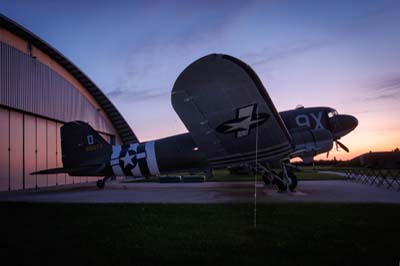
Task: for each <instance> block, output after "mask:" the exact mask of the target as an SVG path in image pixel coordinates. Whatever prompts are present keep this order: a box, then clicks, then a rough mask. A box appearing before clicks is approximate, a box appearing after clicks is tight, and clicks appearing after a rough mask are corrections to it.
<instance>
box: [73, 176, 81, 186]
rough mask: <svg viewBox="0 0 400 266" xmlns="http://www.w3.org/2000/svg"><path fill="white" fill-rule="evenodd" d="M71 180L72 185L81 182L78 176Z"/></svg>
mask: <svg viewBox="0 0 400 266" xmlns="http://www.w3.org/2000/svg"><path fill="white" fill-rule="evenodd" d="M72 178H73V180H74V184H79V183H80V182H81V177H80V176H73V177H72Z"/></svg>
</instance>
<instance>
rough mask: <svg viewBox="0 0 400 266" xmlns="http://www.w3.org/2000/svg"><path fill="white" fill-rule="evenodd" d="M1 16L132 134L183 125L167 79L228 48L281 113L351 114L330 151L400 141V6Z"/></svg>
mask: <svg viewBox="0 0 400 266" xmlns="http://www.w3.org/2000/svg"><path fill="white" fill-rule="evenodd" d="M0 12H1V13H2V14H4V15H6V16H8V17H9V18H11V19H13V20H14V21H16V22H18V23H19V24H21V25H23V26H24V27H26V28H28V29H29V30H30V31H32V32H33V33H35V34H36V35H38V36H39V37H40V38H42V39H43V40H45V41H46V42H48V43H49V44H51V45H52V46H53V47H55V48H56V49H57V50H59V51H60V52H61V53H62V54H64V55H65V56H66V57H67V58H69V59H70V60H71V61H72V62H73V63H74V64H75V65H77V66H78V67H79V68H80V69H81V70H82V71H83V72H84V73H86V74H87V75H88V76H89V77H90V78H91V79H92V80H93V81H94V82H95V83H96V84H97V85H98V86H99V87H100V88H101V89H102V90H103V92H105V93H106V95H107V96H108V97H109V99H110V100H111V101H112V102H113V103H114V105H115V106H116V107H117V108H118V110H119V111H120V112H121V113H122V115H123V116H124V117H125V119H126V120H127V122H128V123H129V125H130V126H131V128H132V129H133V131H134V132H135V134H136V135H137V137H138V138H139V140H140V141H146V140H150V139H156V138H161V137H165V136H170V135H174V134H177V133H182V132H186V131H187V130H186V129H185V127H184V125H183V124H182V122H181V121H180V119H179V117H178V116H177V115H176V113H175V111H174V110H173V108H172V106H171V100H170V92H171V90H172V87H173V84H174V82H175V80H176V78H177V77H178V75H179V74H180V73H181V72H182V71H183V70H184V68H185V67H187V66H188V65H189V64H190V63H192V62H193V61H195V60H196V59H198V58H200V57H202V56H204V55H207V54H210V53H224V54H229V55H232V56H235V57H237V58H239V59H241V60H243V61H245V62H246V63H247V64H249V65H250V66H251V67H252V68H253V69H254V70H255V71H256V73H257V74H258V75H259V77H260V78H261V80H262V82H263V84H264V86H265V87H266V88H267V91H268V93H269V95H270V96H271V98H272V100H273V102H274V104H275V106H276V108H277V109H278V110H279V111H283V110H289V109H293V108H295V106H296V105H298V104H302V105H303V106H305V107H310V106H330V107H333V108H335V109H337V111H338V112H339V113H341V114H351V115H354V116H356V117H357V118H358V120H359V125H358V127H357V128H356V129H355V130H354V131H353V132H351V133H350V134H349V135H347V136H345V137H343V138H342V139H341V140H342V142H343V143H345V144H346V145H347V146H348V147H349V148H350V153H349V154H347V153H345V152H344V151H340V152H337V151H332V152H331V153H330V158H333V156H335V157H336V158H337V159H349V158H352V157H354V156H356V155H358V154H362V153H364V152H368V151H384V150H393V149H394V148H396V147H400V137H399V136H400V134H399V133H400V49H399V47H400V34H399V29H400V1H396V0H394V1H389V0H386V1H385V0H381V1H378V0H375V1H367V0H365V1H362V0H359V1H356V0H354V1H302V0H297V1H294V0H293V1H206V0H204V1H82V0H81V1H75V0H68V1H57V0H51V1H42V0H36V1H19V0H0ZM319 158H326V155H321V156H320V157H319Z"/></svg>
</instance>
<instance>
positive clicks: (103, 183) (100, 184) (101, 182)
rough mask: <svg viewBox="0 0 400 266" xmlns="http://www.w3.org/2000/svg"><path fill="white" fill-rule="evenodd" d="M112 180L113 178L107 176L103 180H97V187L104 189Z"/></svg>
mask: <svg viewBox="0 0 400 266" xmlns="http://www.w3.org/2000/svg"><path fill="white" fill-rule="evenodd" d="M110 178H111V176H105V177H104V178H103V179H99V180H97V182H96V186H97V187H98V188H99V189H103V188H104V186H105V185H106V182H107V180H108V179H110Z"/></svg>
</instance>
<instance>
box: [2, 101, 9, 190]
mask: <svg viewBox="0 0 400 266" xmlns="http://www.w3.org/2000/svg"><path fill="white" fill-rule="evenodd" d="M9 116H10V114H9V111H8V110H6V109H4V108H0V125H1V129H0V169H1V171H0V191H7V190H8V189H9V177H10V176H9V164H10V158H9V156H10V153H9V151H8V148H9V146H10V134H9V133H10V132H9Z"/></svg>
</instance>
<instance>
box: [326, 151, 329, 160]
mask: <svg viewBox="0 0 400 266" xmlns="http://www.w3.org/2000/svg"><path fill="white" fill-rule="evenodd" d="M329 152H330V151H328V152H327V153H326V158H327V159H328V158H329Z"/></svg>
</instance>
